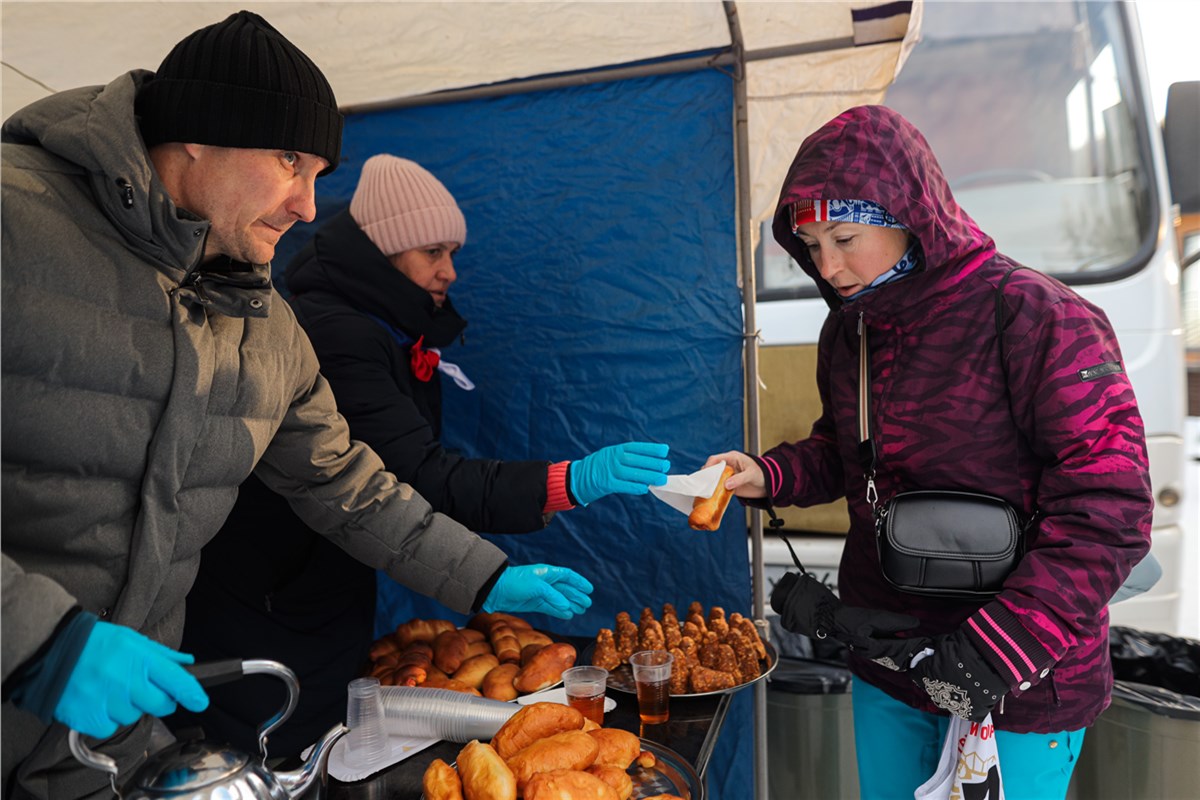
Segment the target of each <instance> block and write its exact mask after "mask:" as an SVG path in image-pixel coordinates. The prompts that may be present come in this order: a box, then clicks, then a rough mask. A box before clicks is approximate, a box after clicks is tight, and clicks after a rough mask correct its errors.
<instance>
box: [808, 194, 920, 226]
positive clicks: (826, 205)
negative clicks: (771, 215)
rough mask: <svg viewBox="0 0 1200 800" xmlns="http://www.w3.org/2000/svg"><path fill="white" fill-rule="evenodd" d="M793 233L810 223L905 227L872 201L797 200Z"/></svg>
mask: <svg viewBox="0 0 1200 800" xmlns="http://www.w3.org/2000/svg"><path fill="white" fill-rule="evenodd" d="M790 210H791V215H792V233H799V231H800V226H801V225H804V224H806V223H809V222H857V223H858V224H860V225H876V226H879V227H881V228H903V227H905V226H904V225H902V224H901V223H900V221H899V220H897V219H896V218H895V217H893V216H892V215H891V214H889V213H888V212H887V209H885V208H884V207H883V206H881V205H879V204H878V203H873V202H871V201H870V200H797V201H796V202H795V203H792V206H791V209H790Z"/></svg>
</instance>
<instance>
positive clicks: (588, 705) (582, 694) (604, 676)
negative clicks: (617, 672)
mask: <svg viewBox="0 0 1200 800" xmlns="http://www.w3.org/2000/svg"><path fill="white" fill-rule="evenodd" d="M562 679H563V689H564V690H565V691H566V693H567V704H568V705H570V706H571V708H575V709H578V710H579V711H580V713H582V714H583V715H584V716H585V717H587V718H588V719H590V720H591V721H592V722H594V723H596V724H597V725H603V724H604V690H605V689H607V688H608V670H606V669H605V668H604V667H571V668H570V669H568V670H564V671H563V674H562Z"/></svg>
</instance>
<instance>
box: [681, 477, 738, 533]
mask: <svg viewBox="0 0 1200 800" xmlns="http://www.w3.org/2000/svg"><path fill="white" fill-rule="evenodd" d="M732 477H733V467H726V468H725V469H724V471H722V472H721V478H720V480H718V481H717V488H716V489H714V490H713V493H712V495H711V496H710V497H697V498H696V499H695V500H694V501H692V513H691V514H689V515H688V525H689V526H690V527H691V528H693V529H694V530H698V531H715V530H716V529H717V528H719V527H721V518H722V517H724V516H725V509H726V508H727V507H728V506H729V501H730V500H732V499H733V491H732V490H730V489H726V488H725V481H727V480H729V479H730V478H732Z"/></svg>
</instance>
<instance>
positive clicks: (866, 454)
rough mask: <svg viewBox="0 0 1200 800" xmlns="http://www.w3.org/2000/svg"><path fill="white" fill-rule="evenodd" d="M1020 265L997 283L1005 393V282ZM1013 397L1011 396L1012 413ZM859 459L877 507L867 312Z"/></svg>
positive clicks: (862, 324)
mask: <svg viewBox="0 0 1200 800" xmlns="http://www.w3.org/2000/svg"><path fill="white" fill-rule="evenodd" d="M1019 269H1029V267H1022V266H1017V267H1013V268H1012V269H1010V270H1008V271H1007V272H1005V273H1004V277H1003V278H1001V279H1000V283H999V284H997V286H996V309H995V319H996V348H997V349H998V351H999V353H1000V369H1001V372H1002V374H1003V375H1004V393H1005V394H1006V395H1009V387H1008V368H1007V365H1006V364H1005V361H1004V285H1005V284H1006V283H1008V279H1009V278H1011V277H1012V274H1013V273H1014V272H1016V271H1017V270H1019ZM1011 408H1012V397H1011V395H1010V396H1009V409H1010V411H1009V413H1010V414H1011V413H1012V412H1011ZM858 461H859V463H860V464H862V468H863V477H864V478H865V479H866V481H867V502H868V503H870V504H871V509H872V510H874V509H875V505H876V503H878V502H879V490H878V489H877V488H876V487H875V470H876V468H877V466H878V464H879V450H878V446H877V445H876V443H875V435H874V434H873V433H872V431H871V351H870V347H869V346H868V344H867V323H866V321H865V320H864V319H863V312H861V311H860V312H858Z"/></svg>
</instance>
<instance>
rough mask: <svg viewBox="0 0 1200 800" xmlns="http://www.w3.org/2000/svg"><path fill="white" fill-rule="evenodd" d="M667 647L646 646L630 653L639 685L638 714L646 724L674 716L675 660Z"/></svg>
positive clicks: (634, 678)
mask: <svg viewBox="0 0 1200 800" xmlns="http://www.w3.org/2000/svg"><path fill="white" fill-rule="evenodd" d="M674 660H675V658H674V656H672V655H671V654H670V653H668V652H667V651H666V650H642V651H641V652H639V653H634V654H633V655H631V656H630V657H629V665H630V666H631V667H633V681H634V683H635V684H636V685H637V699H638V716H640V717H641V718H642V724H643V725H659V724H661V723H663V722H666V721H667V720H668V719H669V718H670V711H669V709H668V702H669V700H670V698H671V692H670V682H671V662H672V661H674Z"/></svg>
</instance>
